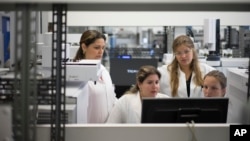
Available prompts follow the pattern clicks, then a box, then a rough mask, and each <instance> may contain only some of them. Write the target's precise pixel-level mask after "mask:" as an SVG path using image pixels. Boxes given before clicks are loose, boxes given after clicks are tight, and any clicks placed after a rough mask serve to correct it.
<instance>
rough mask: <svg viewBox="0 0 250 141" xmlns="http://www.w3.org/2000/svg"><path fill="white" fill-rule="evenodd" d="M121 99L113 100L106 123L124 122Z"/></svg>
mask: <svg viewBox="0 0 250 141" xmlns="http://www.w3.org/2000/svg"><path fill="white" fill-rule="evenodd" d="M124 104H125V103H124V102H123V100H122V99H119V100H117V101H116V102H115V105H114V107H113V108H112V110H111V113H110V115H109V117H108V120H107V123H124V122H125V121H124V117H125V115H124V109H123V108H124V106H125V105H124Z"/></svg>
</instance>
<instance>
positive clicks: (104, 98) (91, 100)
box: [86, 65, 117, 123]
mask: <svg viewBox="0 0 250 141" xmlns="http://www.w3.org/2000/svg"><path fill="white" fill-rule="evenodd" d="M99 73H100V77H99V80H98V81H97V82H96V84H95V83H94V82H93V81H89V82H88V83H87V86H88V102H87V123H105V122H106V120H107V118H108V115H109V113H110V111H111V109H112V107H113V105H114V103H115V101H116V100H117V98H116V94H115V91H114V85H113V84H112V81H111V77H110V74H109V72H108V71H107V69H106V68H105V67H104V66H103V65H101V68H100V71H99ZM86 75H87V74H86Z"/></svg>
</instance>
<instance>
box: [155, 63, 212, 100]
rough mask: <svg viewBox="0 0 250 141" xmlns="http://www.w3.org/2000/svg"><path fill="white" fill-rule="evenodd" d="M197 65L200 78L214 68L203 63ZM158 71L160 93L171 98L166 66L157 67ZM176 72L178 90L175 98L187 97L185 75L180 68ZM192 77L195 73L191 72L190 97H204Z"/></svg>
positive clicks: (168, 74) (168, 73)
mask: <svg viewBox="0 0 250 141" xmlns="http://www.w3.org/2000/svg"><path fill="white" fill-rule="evenodd" d="M199 65H200V70H201V74H202V78H203V77H204V76H205V74H207V73H208V72H210V71H212V70H215V68H213V67H211V66H209V65H207V64H204V63H200V64H199ZM158 70H159V71H160V73H161V79H160V92H161V93H164V94H167V95H168V96H169V97H172V94H171V87H170V72H169V71H168V70H167V65H163V66H161V67H159V68H158ZM178 72H179V75H180V76H179V88H178V91H177V93H178V94H177V96H176V97H188V95H187V85H186V76H185V73H184V72H183V71H181V69H180V67H179V68H178ZM194 77H195V73H194V72H192V78H191V82H190V97H204V96H203V93H202V88H201V86H196V85H195V83H194Z"/></svg>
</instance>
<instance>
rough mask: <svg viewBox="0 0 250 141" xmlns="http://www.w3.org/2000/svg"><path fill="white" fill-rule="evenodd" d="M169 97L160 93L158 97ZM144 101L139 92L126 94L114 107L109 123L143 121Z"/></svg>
mask: <svg viewBox="0 0 250 141" xmlns="http://www.w3.org/2000/svg"><path fill="white" fill-rule="evenodd" d="M161 97H168V96H167V95H165V94H160V93H158V94H157V95H156V98H161ZM141 110H142V103H141V98H140V94H139V92H138V93H137V94H125V95H123V96H122V97H120V98H119V100H118V101H117V102H116V103H115V106H114V107H113V109H112V111H111V113H110V115H109V117H108V120H107V123H141Z"/></svg>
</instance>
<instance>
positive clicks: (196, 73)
mask: <svg viewBox="0 0 250 141" xmlns="http://www.w3.org/2000/svg"><path fill="white" fill-rule="evenodd" d="M172 48H173V53H174V59H173V61H172V62H171V63H170V64H166V65H163V66H161V67H159V71H160V73H161V75H162V78H161V80H160V92H161V93H164V94H167V95H169V96H170V97H203V95H202V88H201V87H202V85H203V77H204V75H205V74H207V73H208V72H210V71H211V70H214V69H215V68H213V67H211V66H209V65H207V64H204V63H200V62H199V60H198V56H197V54H196V50H195V48H194V43H193V41H192V39H191V38H190V37H189V36H186V35H180V36H178V37H177V38H175V40H174V42H173V46H172Z"/></svg>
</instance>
